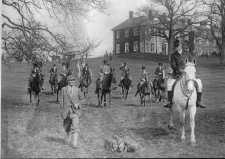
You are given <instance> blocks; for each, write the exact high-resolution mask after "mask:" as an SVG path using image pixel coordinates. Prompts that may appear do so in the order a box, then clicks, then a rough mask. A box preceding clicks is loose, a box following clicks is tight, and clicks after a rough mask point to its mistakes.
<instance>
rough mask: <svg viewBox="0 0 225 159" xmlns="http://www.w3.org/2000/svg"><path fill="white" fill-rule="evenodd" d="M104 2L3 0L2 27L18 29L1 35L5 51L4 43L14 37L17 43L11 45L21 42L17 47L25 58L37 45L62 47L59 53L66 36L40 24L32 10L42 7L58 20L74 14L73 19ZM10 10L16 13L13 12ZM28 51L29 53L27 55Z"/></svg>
mask: <svg viewBox="0 0 225 159" xmlns="http://www.w3.org/2000/svg"><path fill="white" fill-rule="evenodd" d="M104 5H105V1H104V0H76V1H74V0H66V1H61V0H2V8H3V12H2V18H3V23H2V29H3V31H4V32H8V33H9V32H17V34H15V35H12V34H11V35H10V37H8V36H5V35H9V34H4V35H3V36H2V40H3V44H4V48H5V49H6V52H9V50H10V49H8V50H7V47H8V46H13V45H11V44H12V41H15V39H16V41H19V43H20V45H14V46H13V47H19V46H23V47H22V48H23V49H21V48H18V49H19V50H21V51H20V53H22V54H24V55H25V56H26V57H27V58H31V57H32V56H33V55H35V54H33V53H32V52H33V51H35V49H37V48H41V50H43V49H45V50H57V49H58V48H61V53H62V52H63V50H65V49H66V47H67V45H68V44H67V43H68V42H67V40H66V38H65V36H64V35H62V34H58V33H54V32H52V31H51V30H50V29H49V28H48V27H47V26H45V25H43V24H40V23H39V22H38V21H37V19H36V18H35V14H37V13H38V12H40V11H41V10H43V9H45V10H47V11H48V13H49V15H50V17H53V18H57V19H58V20H60V18H61V19H69V18H73V19H74V20H76V18H79V17H80V16H85V15H86V13H87V12H88V11H89V10H90V9H92V8H94V9H104ZM12 13H15V14H13V15H12ZM15 17H17V18H15ZM9 40H10V41H11V42H9ZM37 41H38V42H39V43H37ZM19 43H18V44H19ZM8 44H10V45H8ZM24 48H25V50H26V51H25V50H24ZM29 53H30V54H31V55H32V56H27V55H28V54H29ZM11 55H14V54H11Z"/></svg>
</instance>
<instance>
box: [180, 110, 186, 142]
mask: <svg viewBox="0 0 225 159" xmlns="http://www.w3.org/2000/svg"><path fill="white" fill-rule="evenodd" d="M180 124H181V141H184V140H185V128H184V126H185V110H183V111H181V112H180Z"/></svg>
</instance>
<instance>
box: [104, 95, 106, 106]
mask: <svg viewBox="0 0 225 159" xmlns="http://www.w3.org/2000/svg"><path fill="white" fill-rule="evenodd" d="M104 107H106V93H104Z"/></svg>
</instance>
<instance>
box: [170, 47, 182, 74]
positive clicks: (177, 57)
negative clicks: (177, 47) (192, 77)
mask: <svg viewBox="0 0 225 159" xmlns="http://www.w3.org/2000/svg"><path fill="white" fill-rule="evenodd" d="M170 65H171V68H172V70H173V76H174V77H177V76H180V75H182V71H181V70H182V69H183V68H184V61H183V58H182V56H181V54H179V53H178V51H175V52H174V53H173V54H172V55H171V61H170Z"/></svg>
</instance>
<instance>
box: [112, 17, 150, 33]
mask: <svg viewBox="0 0 225 159" xmlns="http://www.w3.org/2000/svg"><path fill="white" fill-rule="evenodd" d="M147 21H148V22H150V19H149V18H148V17H147V16H140V17H134V18H129V19H127V20H125V21H124V22H122V23H120V24H119V25H117V26H115V27H114V28H113V29H112V30H113V31H114V30H120V29H125V28H131V27H137V26H141V25H143V23H146V22H147Z"/></svg>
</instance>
